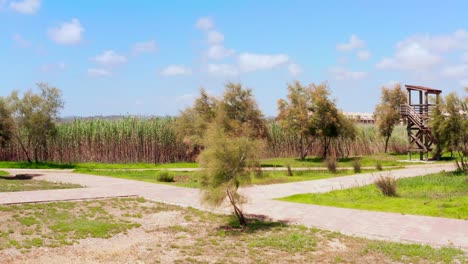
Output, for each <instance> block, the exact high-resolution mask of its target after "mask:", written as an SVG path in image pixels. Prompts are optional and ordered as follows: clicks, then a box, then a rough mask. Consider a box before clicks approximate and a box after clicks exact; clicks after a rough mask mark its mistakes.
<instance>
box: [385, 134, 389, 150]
mask: <svg viewBox="0 0 468 264" xmlns="http://www.w3.org/2000/svg"><path fill="white" fill-rule="evenodd" d="M389 140H390V136H387V137H386V138H385V151H384V152H385V153H387V148H388V141H389Z"/></svg>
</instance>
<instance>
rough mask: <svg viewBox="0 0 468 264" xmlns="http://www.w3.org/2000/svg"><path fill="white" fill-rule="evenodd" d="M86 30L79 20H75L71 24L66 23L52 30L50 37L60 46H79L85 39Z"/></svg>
mask: <svg viewBox="0 0 468 264" xmlns="http://www.w3.org/2000/svg"><path fill="white" fill-rule="evenodd" d="M83 32H84V28H83V26H81V23H80V21H79V20H78V19H76V18H74V19H72V20H71V22H69V23H67V22H64V23H62V24H60V26H58V27H54V28H50V29H49V30H48V35H49V37H50V38H51V39H52V41H54V42H56V43H58V44H65V45H69V44H77V43H80V42H81V40H82V39H83Z"/></svg>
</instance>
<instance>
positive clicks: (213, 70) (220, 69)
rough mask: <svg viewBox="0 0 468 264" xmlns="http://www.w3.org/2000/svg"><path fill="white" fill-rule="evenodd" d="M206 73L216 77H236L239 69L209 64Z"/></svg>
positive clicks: (225, 65) (227, 65) (228, 65)
mask: <svg viewBox="0 0 468 264" xmlns="http://www.w3.org/2000/svg"><path fill="white" fill-rule="evenodd" d="M206 71H207V72H208V73H209V74H211V75H215V76H236V75H237V74H239V71H238V70H237V68H236V67H235V66H233V65H230V64H208V66H207V69H206Z"/></svg>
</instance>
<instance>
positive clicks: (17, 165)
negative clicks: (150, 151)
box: [0, 161, 198, 169]
mask: <svg viewBox="0 0 468 264" xmlns="http://www.w3.org/2000/svg"><path fill="white" fill-rule="evenodd" d="M197 167H198V164H197V163H192V162H177V163H165V164H152V163H115V164H112V163H94V162H87V163H76V164H60V163H50V162H39V163H35V162H33V163H29V162H14V161H0V168H10V169H159V168H165V169H169V168H197Z"/></svg>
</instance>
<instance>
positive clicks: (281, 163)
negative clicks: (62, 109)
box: [0, 154, 418, 170]
mask: <svg viewBox="0 0 468 264" xmlns="http://www.w3.org/2000/svg"><path fill="white" fill-rule="evenodd" d="M413 158H414V157H413ZM353 159H354V158H344V159H338V161H337V164H338V167H352V165H353V164H352V162H353ZM406 159H407V156H406V155H396V154H379V155H369V156H364V157H361V158H360V160H361V165H362V166H363V167H375V166H376V165H377V163H380V164H381V165H382V166H408V165H411V164H418V163H408V162H399V160H406ZM261 165H262V167H286V166H287V165H290V166H291V167H293V168H294V167H296V168H298V167H301V168H302V167H305V168H307V167H324V166H325V165H324V162H323V161H322V160H321V159H320V158H319V157H309V158H307V159H306V160H303V161H302V160H300V159H299V158H296V157H291V158H272V159H263V160H261ZM198 167H199V166H198V164H197V163H194V162H175V163H163V164H154V163H96V162H88V163H76V164H60V163H47V162H40V163H28V162H10V161H0V168H11V169H16V168H29V169H116V170H117V169H170V168H198Z"/></svg>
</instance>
